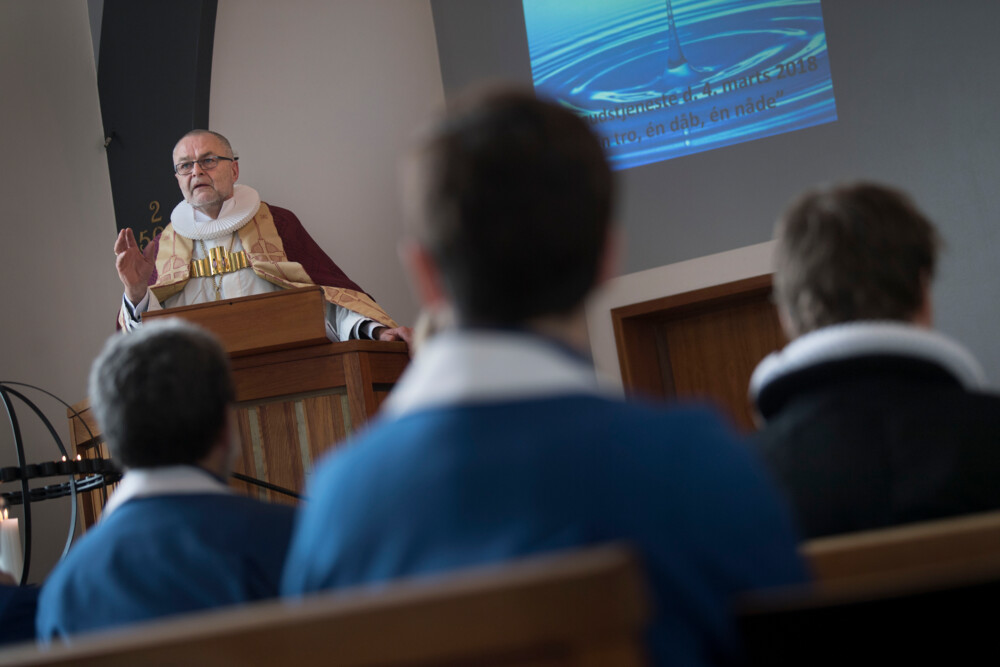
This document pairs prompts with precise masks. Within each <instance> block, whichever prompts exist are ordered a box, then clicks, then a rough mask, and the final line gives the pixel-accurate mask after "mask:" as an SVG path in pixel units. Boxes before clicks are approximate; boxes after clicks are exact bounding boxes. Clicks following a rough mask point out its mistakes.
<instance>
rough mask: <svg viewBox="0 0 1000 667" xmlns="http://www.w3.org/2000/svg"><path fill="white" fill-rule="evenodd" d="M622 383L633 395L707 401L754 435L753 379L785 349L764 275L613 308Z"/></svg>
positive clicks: (766, 276)
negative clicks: (772, 354)
mask: <svg viewBox="0 0 1000 667" xmlns="http://www.w3.org/2000/svg"><path fill="white" fill-rule="evenodd" d="M611 315H612V320H613V321H614V326H615V339H616V344H617V346H618V358H619V361H620V362H621V369H622V380H623V382H624V385H625V389H626V392H628V393H629V394H630V395H645V396H652V397H657V398H674V397H676V398H696V399H708V400H710V401H712V402H714V403H716V404H717V405H719V406H720V407H721V408H722V409H723V410H724V411H725V412H726V413H728V414H729V416H730V417H731V418H732V420H733V422H734V423H736V424H737V426H738V427H739V428H740V429H741V430H743V431H747V432H749V431H752V430H754V428H755V427H754V421H753V412H752V408H751V406H750V402H749V399H748V397H747V387H748V384H749V381H750V374H751V373H752V372H753V369H754V368H755V367H756V366H757V363H758V362H759V361H760V360H761V359H763V358H764V356H765V355H767V354H768V353H769V352H772V351H774V350H776V349H779V348H780V347H782V346H783V345H784V344H785V338H784V335H783V334H782V332H781V326H780V324H779V322H778V316H777V311H776V310H775V308H774V305H773V304H772V303H771V276H770V274H768V275H763V276H756V277H753V278H747V279H744V280H738V281H735V282H732V283H726V284H723V285H716V286H713V287H708V288H705V289H700V290H695V291H692V292H685V293H683V294H676V295H673V296H668V297H663V298H661V299H654V300H652V301H645V302H643V303H637V304H632V305H629V306H623V307H621V308H615V309H614V310H612V311H611Z"/></svg>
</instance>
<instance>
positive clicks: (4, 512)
mask: <svg viewBox="0 0 1000 667" xmlns="http://www.w3.org/2000/svg"><path fill="white" fill-rule="evenodd" d="M3 518H4V520H6V519H7V508H6V507H4V508H3Z"/></svg>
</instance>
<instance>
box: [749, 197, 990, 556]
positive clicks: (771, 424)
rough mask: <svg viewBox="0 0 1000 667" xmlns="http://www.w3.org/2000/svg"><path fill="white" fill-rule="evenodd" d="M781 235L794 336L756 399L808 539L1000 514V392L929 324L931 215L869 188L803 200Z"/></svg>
mask: <svg viewBox="0 0 1000 667" xmlns="http://www.w3.org/2000/svg"><path fill="white" fill-rule="evenodd" d="M776 237H777V248H776V270H775V275H774V292H775V301H776V303H777V307H778V314H779V317H780V319H781V322H782V327H783V328H784V329H785V332H786V334H787V335H788V338H789V340H791V341H792V342H791V343H789V344H788V345H787V346H786V347H785V348H784V349H783V350H781V351H780V352H776V353H774V354H772V355H770V356H768V357H767V358H765V359H764V360H763V361H762V362H761V363H760V365H759V366H758V367H757V369H756V370H755V371H754V374H753V377H752V378H751V382H750V394H751V398H752V399H753V400H754V402H755V404H756V407H757V410H758V412H759V415H760V416H761V417H762V419H763V421H764V425H763V428H762V430H761V432H760V433H759V434H758V436H757V438H758V443H759V444H760V446H761V448H762V451H763V454H764V457H765V459H766V460H767V462H768V463H769V465H770V466H771V468H772V470H773V471H774V472H775V473H776V475H777V476H778V478H779V480H780V481H781V482H782V483H783V485H784V486H785V488H786V490H787V492H788V493H789V495H790V497H791V500H792V502H793V504H794V506H795V508H796V511H797V513H798V515H799V521H800V528H801V530H802V533H803V535H804V536H805V537H818V536H822V535H831V534H836V533H844V532H851V531H857V530H866V529H873V528H880V527H884V526H890V525H894V524H899V523H905V522H910V521H920V520H926V519H933V518H939V517H945V516H951V515H957V514H965V513H971V512H977V511H985V510H989V509H994V508H1000V484H998V483H997V480H998V479H1000V397H998V396H994V395H992V394H989V393H986V392H985V391H984V385H985V379H984V376H983V372H982V370H981V368H980V366H979V364H978V363H977V362H976V360H975V359H974V358H973V357H972V355H971V354H970V353H969V352H968V351H967V350H966V349H964V348H963V347H962V346H961V345H959V344H958V343H956V342H955V341H953V340H951V339H949V338H948V337H946V336H944V335H942V334H941V333H938V332H935V331H933V330H932V329H931V326H932V307H931V298H930V285H931V280H932V278H933V276H934V268H935V263H936V259H937V250H938V247H939V245H940V242H939V239H938V235H937V233H936V231H935V229H934V227H933V225H932V224H931V222H930V221H929V220H928V219H927V218H926V217H925V216H924V215H923V214H922V213H921V212H920V211H919V210H917V208H916V207H915V206H914V205H913V203H912V202H911V201H910V200H909V198H908V197H907V196H906V195H904V194H903V193H901V192H898V191H895V190H892V189H890V188H886V187H883V186H880V185H874V184H869V183H859V184H853V185H846V186H838V187H833V188H828V189H821V190H815V191H812V192H809V193H807V194H805V195H804V196H803V197H801V198H800V199H798V200H797V201H796V202H795V203H794V204H793V205H792V206H791V207H790V208H789V209H788V210H787V211H786V213H785V214H784V216H783V217H782V218H781V219H780V220H779V222H778V225H777V229H776Z"/></svg>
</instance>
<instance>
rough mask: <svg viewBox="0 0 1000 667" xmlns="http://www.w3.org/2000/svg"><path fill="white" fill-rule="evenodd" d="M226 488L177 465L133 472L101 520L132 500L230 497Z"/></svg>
mask: <svg viewBox="0 0 1000 667" xmlns="http://www.w3.org/2000/svg"><path fill="white" fill-rule="evenodd" d="M232 492H233V491H232V489H230V488H229V487H228V486H227V485H225V484H223V483H222V482H220V481H219V480H218V479H216V478H215V477H214V476H213V475H212V474H211V473H210V472H208V471H207V470H204V469H203V468H199V467H197V466H187V465H177V466H164V467H162V468H132V469H130V470H128V471H127V472H126V473H125V476H124V477H123V478H122V481H121V482H120V483H119V484H118V488H116V489H115V491H114V493H112V494H111V497H110V498H109V499H108V502H107V504H106V505H105V506H104V510H103V511H102V512H101V520H102V521H103V520H104V519H106V518H107V517H108V516H109V515H110V514H111V513H112V512H114V511H115V510H116V509H118V508H119V507H121V506H122V505H124V504H125V503H127V502H128V501H130V500H133V499H135V498H150V497H153V496H176V495H189V494H205V493H211V494H230V493H232Z"/></svg>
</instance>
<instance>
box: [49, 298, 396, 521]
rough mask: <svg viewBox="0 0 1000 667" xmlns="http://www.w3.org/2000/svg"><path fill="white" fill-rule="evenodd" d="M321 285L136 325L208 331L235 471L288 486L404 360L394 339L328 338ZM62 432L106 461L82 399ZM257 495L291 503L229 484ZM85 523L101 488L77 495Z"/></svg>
mask: <svg viewBox="0 0 1000 667" xmlns="http://www.w3.org/2000/svg"><path fill="white" fill-rule="evenodd" d="M324 312H325V301H324V299H323V292H322V290H321V289H320V288H319V287H304V288H300V289H292V290H282V291H279V292H272V293H270V294H262V295H258V296H250V297H244V298H240V299H227V300H224V301H216V302H212V303H205V304H198V305H195V306H182V307H180V308H171V309H165V310H162V311H152V312H149V313H146V314H145V315H143V320H144V321H147V322H148V321H153V320H155V319H158V318H162V317H180V318H183V319H185V320H188V321H190V322H194V323H195V324H198V325H200V326H202V327H204V328H205V329H208V330H209V331H211V332H212V333H214V334H215V335H216V336H218V338H219V339H220V341H222V344H223V346H224V347H225V348H226V351H227V352H228V353H229V355H230V360H231V363H232V369H233V379H234V383H235V385H236V401H237V409H238V421H239V431H240V441H241V446H242V448H241V452H240V457H239V459H238V460H237V462H236V465H235V467H234V472H238V473H242V474H244V475H247V476H249V477H253V478H255V479H259V480H262V481H264V482H268V483H270V484H274V485H277V486H280V487H284V488H286V489H291V490H293V491H296V492H302V491H303V489H304V485H305V480H306V476H307V475H308V473H309V471H310V470H312V467H313V465H314V464H315V462H316V460H317V459H318V458H319V456H320V455H321V454H322V453H323V452H325V451H326V450H328V449H330V448H332V447H334V446H336V444H337V443H339V442H341V441H343V440H344V439H345V438H346V437H347V436H348V435H349V434H350V433H351V432H352V431H353V430H356V429H357V428H358V427H359V426H360V425H361V424H363V423H364V422H365V421H367V420H368V419H369V418H371V417H372V415H374V414H375V412H376V410H378V406H379V404H380V403H381V402H382V400H383V399H384V398H385V396H386V395H387V394H388V393H389V390H390V389H391V388H392V386H393V385H394V384H395V382H396V380H397V379H398V378H399V376H400V374H401V373H402V372H403V369H404V368H405V367H406V364H407V362H408V361H409V352H408V350H407V347H406V344H405V343H402V342H392V343H384V342H377V341H369V340H352V341H348V342H346V343H331V342H329V341H328V340H327V337H326V324H325V317H324ZM68 417H69V420H70V437H71V440H72V442H73V445H74V446H75V447H76V450H77V453H78V454H80V455H81V456H83V458H96V457H107V456H108V451H107V448H106V446H105V445H104V444H103V442H102V439H101V437H100V429H99V428H98V426H97V423H96V420H95V419H94V417H93V413H92V412H91V411H90V406H89V404H88V403H87V401H83V402H81V403H78V404H77V405H74V406H73V408H72V409H71V410H70V411H68ZM233 484H234V486H236V487H238V488H240V489H241V490H242V491H245V492H246V493H248V494H250V495H254V496H258V497H260V498H262V499H268V500H274V501H278V502H288V503H294V502H295V500H294V499H293V498H291V497H289V496H286V495H284V494H281V493H277V492H273V491H267V490H264V489H261V488H259V487H257V486H254V485H251V484H248V483H245V482H239V481H234V482H233ZM84 495H85V496H86V497H85V498H82V499H81V501H80V502H81V513H82V514H83V517H84V524H85V525H86V526H87V527H89V526H90V525H92V524H93V522H94V521H95V520H96V519H97V517H98V516H99V514H100V509H101V507H103V504H104V501H105V500H106V497H105V496H106V494H100V493H90V494H84Z"/></svg>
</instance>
